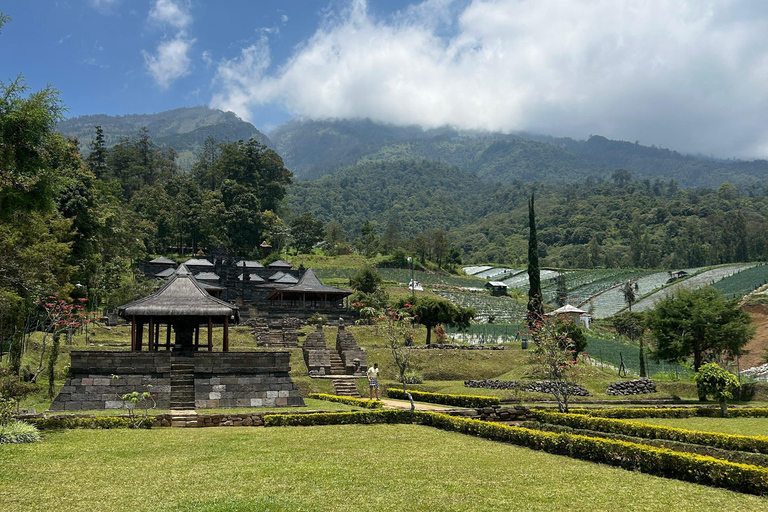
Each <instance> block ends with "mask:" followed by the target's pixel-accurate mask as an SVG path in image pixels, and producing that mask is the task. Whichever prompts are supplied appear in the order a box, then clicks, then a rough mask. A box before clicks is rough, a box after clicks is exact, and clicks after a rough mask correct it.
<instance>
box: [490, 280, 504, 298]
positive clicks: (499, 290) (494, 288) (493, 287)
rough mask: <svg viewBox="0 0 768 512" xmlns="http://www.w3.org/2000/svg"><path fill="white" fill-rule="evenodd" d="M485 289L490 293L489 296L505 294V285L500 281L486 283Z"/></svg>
mask: <svg viewBox="0 0 768 512" xmlns="http://www.w3.org/2000/svg"><path fill="white" fill-rule="evenodd" d="M485 287H486V288H488V289H489V290H490V291H491V295H506V294H507V288H508V286H507V283H502V282H501V281H488V282H487V283H485Z"/></svg>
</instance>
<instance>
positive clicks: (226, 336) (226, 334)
mask: <svg viewBox="0 0 768 512" xmlns="http://www.w3.org/2000/svg"><path fill="white" fill-rule="evenodd" d="M223 345H224V346H223V347H222V350H223V351H224V352H229V316H225V317H224V344H223Z"/></svg>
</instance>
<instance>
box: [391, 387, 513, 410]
mask: <svg viewBox="0 0 768 512" xmlns="http://www.w3.org/2000/svg"><path fill="white" fill-rule="evenodd" d="M409 393H410V394H411V396H412V397H413V399H414V400H416V401H418V402H429V403H432V404H442V405H453V406H455V407H491V406H494V405H499V399H498V397H495V396H474V395H445V394H442V393H427V392H426V391H413V390H411V391H409ZM387 396H388V397H390V398H402V399H405V398H406V396H405V393H404V392H403V390H401V389H394V388H387Z"/></svg>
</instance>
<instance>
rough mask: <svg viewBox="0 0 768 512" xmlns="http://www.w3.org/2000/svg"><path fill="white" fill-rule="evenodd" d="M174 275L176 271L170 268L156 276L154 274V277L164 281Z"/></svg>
mask: <svg viewBox="0 0 768 512" xmlns="http://www.w3.org/2000/svg"><path fill="white" fill-rule="evenodd" d="M175 273H176V269H175V268H172V267H171V268H167V269H165V270H163V271H162V272H158V273H157V274H155V277H162V278H163V279H165V278H166V277H171V276H172V275H173V274H175Z"/></svg>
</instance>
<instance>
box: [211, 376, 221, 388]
mask: <svg viewBox="0 0 768 512" xmlns="http://www.w3.org/2000/svg"><path fill="white" fill-rule="evenodd" d="M210 384H211V386H218V385H219V384H221V379H220V378H219V377H211V378H210Z"/></svg>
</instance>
